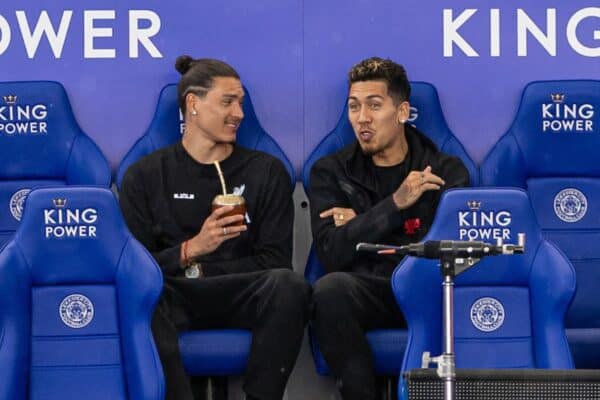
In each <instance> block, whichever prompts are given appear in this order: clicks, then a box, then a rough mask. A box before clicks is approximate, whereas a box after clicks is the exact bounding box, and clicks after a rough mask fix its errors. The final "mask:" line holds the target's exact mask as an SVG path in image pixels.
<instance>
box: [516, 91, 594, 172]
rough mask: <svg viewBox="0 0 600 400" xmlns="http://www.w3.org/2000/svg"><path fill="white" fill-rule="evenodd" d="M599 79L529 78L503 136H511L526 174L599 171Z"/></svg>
mask: <svg viewBox="0 0 600 400" xmlns="http://www.w3.org/2000/svg"><path fill="white" fill-rule="evenodd" d="M599 111H600V81H599V80H559V81H540V82H532V83H530V84H528V85H527V87H525V89H524V90H523V95H522V98H521V104H520V105H519V111H518V112H517V115H516V117H515V120H514V121H513V124H512V126H511V127H510V129H509V131H508V133H507V135H514V137H515V140H516V142H517V144H518V146H519V148H520V150H521V154H522V156H523V157H524V161H525V165H524V166H515V167H516V168H525V169H526V171H527V172H526V176H537V177H544V176H598V175H600V163H598V162H597V159H598V151H597V149H598V148H599V147H600V112H599Z"/></svg>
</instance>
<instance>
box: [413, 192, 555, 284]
mask: <svg viewBox="0 0 600 400" xmlns="http://www.w3.org/2000/svg"><path fill="white" fill-rule="evenodd" d="M519 233H524V234H525V237H526V243H525V254H523V255H517V256H493V257H487V258H485V259H483V260H482V261H481V265H480V266H478V268H475V269H474V270H477V271H478V272H477V273H478V274H482V275H483V276H487V277H488V279H494V278H495V279H497V276H495V275H494V273H495V272H499V273H502V274H506V273H507V272H506V271H507V270H510V271H513V272H514V274H515V277H514V279H515V281H518V280H519V278H518V277H516V275H519V276H520V278H521V280H523V281H524V282H525V281H527V279H528V277H527V276H526V273H527V271H529V269H528V268H526V269H524V268H523V267H522V266H523V265H524V264H525V265H531V264H532V261H533V258H534V257H535V254H536V252H537V249H538V247H539V245H540V243H541V241H542V240H543V239H542V233H541V230H540V227H539V225H538V223H537V220H536V217H535V214H534V212H533V208H532V206H531V202H530V200H529V197H528V196H527V193H526V192H525V191H523V190H521V189H514V188H481V189H471V188H465V189H452V190H448V191H446V192H445V193H444V194H443V195H442V199H441V200H440V204H439V206H438V209H437V213H436V216H435V219H434V223H433V225H432V227H431V229H430V230H429V232H428V233H427V236H426V237H425V239H424V240H476V241H483V242H487V243H496V239H497V238H502V240H503V242H504V243H515V244H516V243H517V240H518V234H519ZM490 260H493V261H494V265H498V264H500V265H503V266H504V267H505V268H502V269H501V268H494V269H486V268H485V264H486V263H488V262H490ZM466 275H467V274H464V275H463V276H466ZM460 278H462V276H461V277H459V279H460Z"/></svg>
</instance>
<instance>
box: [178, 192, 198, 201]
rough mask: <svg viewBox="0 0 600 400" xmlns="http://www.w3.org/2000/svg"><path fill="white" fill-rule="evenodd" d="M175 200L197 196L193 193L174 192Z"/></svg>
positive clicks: (191, 198) (190, 198)
mask: <svg viewBox="0 0 600 400" xmlns="http://www.w3.org/2000/svg"><path fill="white" fill-rule="evenodd" d="M173 198H174V199H175V200H194V198H195V196H194V194H193V193H173Z"/></svg>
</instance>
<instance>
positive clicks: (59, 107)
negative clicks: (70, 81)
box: [0, 81, 83, 179]
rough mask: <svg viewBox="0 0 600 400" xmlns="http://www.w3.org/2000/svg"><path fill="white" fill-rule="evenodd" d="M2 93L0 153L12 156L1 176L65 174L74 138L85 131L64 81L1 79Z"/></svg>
mask: <svg viewBox="0 0 600 400" xmlns="http://www.w3.org/2000/svg"><path fill="white" fill-rule="evenodd" d="M0 96H1V98H0V156H1V157H2V158H3V159H10V160H11V161H10V162H9V163H4V165H3V167H2V169H1V170H0V178H1V179H15V178H21V177H23V176H26V177H28V178H29V179H35V178H62V177H64V176H65V175H66V173H65V170H66V167H67V161H68V159H69V155H70V152H71V148H72V146H73V142H74V140H75V138H76V137H77V136H78V135H83V132H82V131H81V129H80V127H79V125H78V124H77V122H76V121H75V117H74V116H73V111H72V110H71V105H70V103H69V99H68V98H67V94H66V93H65V90H64V88H63V87H62V85H61V84H60V83H58V82H47V81H31V82H0ZM15 154H17V155H18V157H15V156H14V155H15Z"/></svg>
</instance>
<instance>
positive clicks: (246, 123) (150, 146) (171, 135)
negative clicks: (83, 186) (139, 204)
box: [117, 84, 295, 185]
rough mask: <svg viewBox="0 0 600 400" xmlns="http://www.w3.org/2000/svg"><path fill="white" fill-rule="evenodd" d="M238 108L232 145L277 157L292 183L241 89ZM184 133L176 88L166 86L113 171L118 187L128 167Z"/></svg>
mask: <svg viewBox="0 0 600 400" xmlns="http://www.w3.org/2000/svg"><path fill="white" fill-rule="evenodd" d="M242 109H243V111H244V119H243V120H242V123H241V125H240V127H239V129H238V132H237V139H236V142H237V143H238V144H239V145H241V146H244V147H246V148H249V149H253V150H261V151H264V152H266V153H269V154H271V155H273V156H275V157H277V158H279V159H280V160H281V161H282V162H283V164H284V166H285V168H286V170H287V171H288V173H289V174H290V177H291V178H292V182H293V181H294V180H295V174H294V169H293V167H292V164H291V163H290V161H289V159H288V158H287V156H286V155H285V154H284V153H283V151H282V150H281V148H280V147H279V145H277V143H276V142H275V140H274V139H273V138H272V137H271V136H270V135H269V134H268V133H267V132H266V131H265V130H264V129H263V127H262V126H261V124H260V122H259V120H258V117H257V116H256V113H255V112H254V106H253V105H252V99H251V98H250V94H249V93H248V90H247V89H246V88H245V87H244V104H243V106H242ZM184 130H185V122H184V116H183V114H182V113H181V111H180V109H179V104H178V101H177V85H176V84H170V85H167V86H165V87H164V88H163V89H162V90H161V92H160V95H159V98H158V104H157V106H156V111H155V112H154V117H153V118H152V122H151V123H150V126H149V127H148V130H147V131H146V133H145V134H144V136H142V138H141V139H140V140H139V141H138V142H137V143H136V144H135V145H134V147H133V148H132V149H131V150H130V152H129V153H128V154H127V155H126V156H125V158H124V159H123V161H122V162H121V165H120V166H119V171H118V172H117V185H120V184H121V181H122V180H123V176H124V175H125V172H126V170H127V168H128V167H129V166H130V165H132V164H133V163H135V161H137V160H138V159H140V158H141V157H143V156H145V155H147V154H150V153H151V152H153V151H155V150H158V149H160V148H162V147H166V146H169V145H172V144H173V143H175V142H177V141H178V140H180V139H181V135H183V132H184ZM143 140H147V141H148V142H147V143H144V142H141V141H143ZM136 146H143V147H144V148H143V149H139V148H138V149H136Z"/></svg>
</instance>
